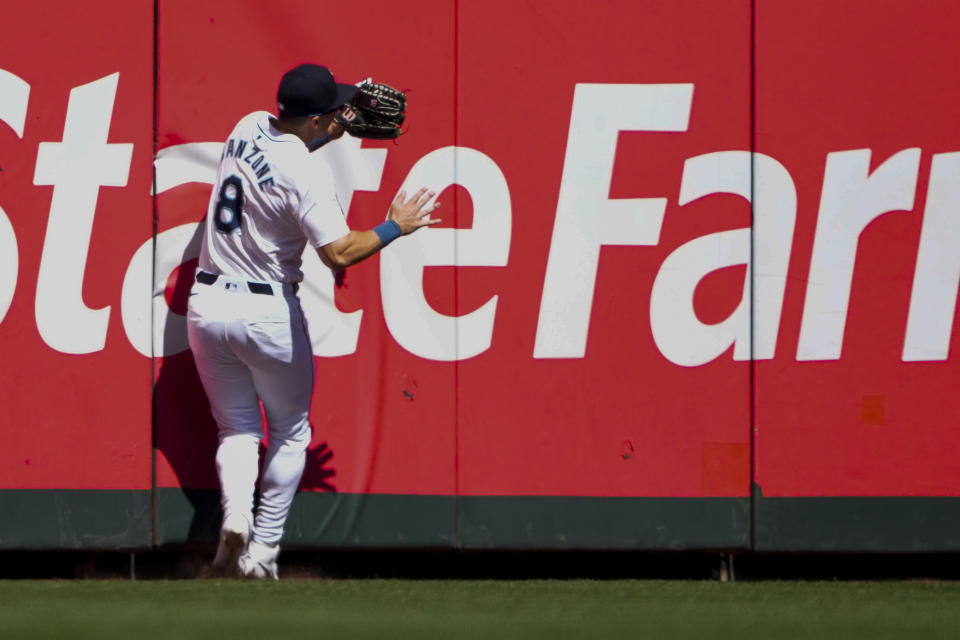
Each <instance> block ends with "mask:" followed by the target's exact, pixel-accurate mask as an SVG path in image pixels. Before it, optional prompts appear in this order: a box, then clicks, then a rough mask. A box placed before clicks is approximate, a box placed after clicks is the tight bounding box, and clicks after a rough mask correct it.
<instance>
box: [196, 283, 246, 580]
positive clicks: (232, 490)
mask: <svg viewBox="0 0 960 640" xmlns="http://www.w3.org/2000/svg"><path fill="white" fill-rule="evenodd" d="M219 295H220V296H222V295H231V294H219ZM217 297H218V294H217V293H215V292H209V291H206V292H202V293H201V294H198V295H197V296H191V299H190V305H189V309H188V323H187V335H188V339H189V341H190V347H191V350H192V351H193V354H194V361H195V362H196V365H197V372H198V373H199V375H200V380H201V382H202V383H203V387H204V390H205V391H206V394H207V399H208V400H209V402H210V410H211V413H212V414H213V418H214V420H215V421H216V423H217V429H218V437H219V441H220V444H219V446H218V447H217V453H216V466H217V475H218V478H219V480H220V488H221V504H222V506H223V515H224V517H223V524H222V527H221V535H220V541H219V544H218V547H217V555H216V557H215V558H214V567H215V568H217V569H223V570H227V571H234V570H235V569H236V567H237V559H238V557H239V555H240V553H242V552H243V551H244V550H245V548H246V545H247V542H248V540H249V537H250V531H251V528H252V520H253V516H252V511H253V496H254V491H255V486H256V481H257V473H258V468H259V445H260V439H261V436H262V431H261V422H262V419H261V415H260V405H259V401H258V398H257V394H256V389H255V387H254V385H253V378H252V376H251V374H250V371H249V370H248V369H247V367H246V365H244V364H243V362H242V361H240V360H239V358H237V356H236V355H235V354H234V353H233V351H232V349H231V347H230V345H229V344H228V343H227V339H226V335H227V333H228V329H229V326H230V321H229V320H225V319H220V318H218V317H217V316H216V314H214V313H211V314H209V315H210V316H213V319H210V318H208V317H205V316H204V315H203V311H204V307H205V306H207V305H208V304H210V305H213V306H215V307H217V308H218V309H222V308H223V305H218V304H217V300H216V298H217ZM209 298H213V299H214V300H213V301H212V302H211V301H210V300H209Z"/></svg>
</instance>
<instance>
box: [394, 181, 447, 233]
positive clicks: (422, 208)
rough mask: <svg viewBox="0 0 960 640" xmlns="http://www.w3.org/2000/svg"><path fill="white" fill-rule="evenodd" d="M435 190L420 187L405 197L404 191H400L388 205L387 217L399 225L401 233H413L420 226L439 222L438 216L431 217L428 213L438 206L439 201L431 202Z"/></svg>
mask: <svg viewBox="0 0 960 640" xmlns="http://www.w3.org/2000/svg"><path fill="white" fill-rule="evenodd" d="M435 195H437V194H436V192H434V191H430V190H428V189H427V188H426V187H421V188H420V190H419V191H417V192H416V193H415V194H413V195H412V196H410V199H409V200H408V199H407V193H406V191H400V193H398V194H397V199H396V200H394V201H393V204H391V205H390V213H389V214H387V217H388V218H389V219H390V220H393V221H394V222H396V223H397V224H398V225H400V231H401V232H402V233H403V235H407V234H409V233H413V232H414V231H416V230H417V229H419V228H420V227H429V226H431V225H435V224H437V223H438V222H440V219H439V218H431V217H430V214H431V213H433V212H434V211H436V210H437V207H439V206H440V203H439V202H431V200H433V197H434V196H435Z"/></svg>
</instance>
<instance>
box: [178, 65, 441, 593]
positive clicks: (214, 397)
mask: <svg viewBox="0 0 960 640" xmlns="http://www.w3.org/2000/svg"><path fill="white" fill-rule="evenodd" d="M356 91H357V87H355V86H353V85H348V84H339V83H337V82H335V81H334V78H333V75H332V74H331V73H330V71H329V70H328V69H327V68H325V67H321V66H317V65H311V64H303V65H300V66H298V67H296V68H294V69H292V70H290V71H288V72H287V73H286V74H284V76H283V78H282V79H281V81H280V86H279V88H278V91H277V102H278V105H277V106H278V115H277V116H273V115H271V114H270V113H267V112H265V111H258V112H254V113H251V114H249V115H247V116H246V117H244V118H243V119H241V120H240V122H238V123H237V125H236V127H234V129H233V131H232V132H231V133H230V137H229V138H228V139H227V142H226V145H225V147H224V151H223V156H222V158H221V160H220V165H219V168H218V171H217V179H216V182H215V183H214V186H213V192H212V193H211V197H210V205H209V208H208V210H207V217H206V222H205V224H206V227H205V235H204V240H203V245H202V249H201V252H200V261H199V265H198V269H197V272H196V282H195V283H194V285H193V288H192V290H191V292H190V298H189V303H188V312H187V323H188V324H187V327H188V336H189V340H190V347H191V349H192V351H193V355H194V359H195V361H196V365H197V371H198V372H199V374H200V379H201V381H202V382H203V387H204V390H205V391H206V394H207V398H208V399H209V401H210V408H211V411H212V413H213V417H214V419H215V420H216V423H217V427H218V435H219V446H218V448H217V453H216V466H217V474H218V477H219V480H220V487H221V500H222V506H223V524H222V528H221V531H220V540H219V544H218V547H217V553H216V557H215V558H214V562H213V567H214V569H215V570H218V571H219V572H223V573H226V574H227V575H234V576H236V575H242V576H247V577H256V578H272V579H277V577H278V575H277V555H278V553H279V549H280V548H279V542H280V538H281V536H282V534H283V527H284V523H285V521H286V519H287V514H288V512H289V510H290V505H291V503H292V501H293V497H294V494H295V493H296V491H297V487H298V485H299V482H300V477H301V475H302V474H303V469H304V463H305V451H306V448H307V446H308V445H309V443H310V440H311V435H312V434H311V426H310V423H309V422H308V415H307V414H308V411H309V408H310V399H311V396H312V394H313V375H314V361H313V352H312V348H311V342H310V338H309V336H308V333H307V323H306V320H305V319H304V315H303V311H302V310H301V307H300V300H299V298H298V297H297V289H298V283H299V282H300V281H301V280H302V279H303V273H302V272H301V270H300V266H301V256H302V254H303V251H304V249H305V247H306V244H307V243H309V244H310V245H311V246H312V247H314V248H315V249H316V251H317V252H318V253H319V255H320V259H321V260H322V261H323V262H324V264H326V265H327V266H328V267H330V268H331V269H332V270H334V271H339V270H342V269H344V268H346V267H347V266H349V265H352V264H355V263H357V262H360V261H361V260H364V259H365V258H368V257H370V256H371V255H373V254H375V253H376V252H378V251H379V250H380V249H382V248H383V247H385V246H387V244H389V243H390V242H391V241H392V240H394V239H395V238H397V237H399V236H401V235H406V234H409V233H413V232H414V231H416V230H417V229H419V228H421V227H425V226H429V225H433V224H436V223H437V222H440V221H439V220H437V219H431V217H430V214H431V213H432V212H433V211H434V210H435V209H436V208H437V207H438V206H440V205H439V203H438V202H435V201H434V196H435V195H436V194H435V193H433V192H430V191H427V190H426V189H425V188H424V189H420V190H419V191H417V192H416V193H415V194H413V195H412V196H410V197H409V198H408V197H407V195H406V193H404V192H403V191H401V192H400V193H399V194H398V195H397V198H396V199H395V200H394V201H393V203H392V204H391V205H390V209H389V212H388V214H387V219H386V221H385V222H383V223H382V224H379V225H377V226H376V227H374V228H373V229H370V230H367V231H355V230H351V229H349V228H348V226H347V223H346V220H345V216H344V212H343V210H342V209H341V206H340V203H339V202H338V200H337V196H336V191H335V189H334V180H333V175H332V173H331V171H330V168H329V166H327V165H326V164H324V163H323V162H316V160H317V159H315V158H310V155H309V154H310V152H311V150H313V149H315V148H317V147H318V146H320V145H321V144H323V143H324V142H326V141H328V140H334V139H337V138H339V137H340V136H342V135H343V132H344V129H343V126H341V124H339V123H337V122H336V121H335V117H336V116H337V115H338V113H341V112H342V111H345V110H348V109H349V106H345V105H346V103H348V101H350V100H351V98H352V97H353V96H354V94H355V93H356ZM308 159H309V160H310V161H309V162H308ZM318 166H319V167H320V168H319V169H318ZM260 403H262V404H263V410H264V414H265V415H266V420H267V432H268V446H267V450H266V455H265V458H264V461H263V471H262V476H261V477H260V495H259V505H258V507H257V509H256V513H254V512H253V505H254V492H255V486H256V483H257V477H258V469H259V450H258V448H259V442H260V439H261V437H262V429H261V425H262V417H261V411H260Z"/></svg>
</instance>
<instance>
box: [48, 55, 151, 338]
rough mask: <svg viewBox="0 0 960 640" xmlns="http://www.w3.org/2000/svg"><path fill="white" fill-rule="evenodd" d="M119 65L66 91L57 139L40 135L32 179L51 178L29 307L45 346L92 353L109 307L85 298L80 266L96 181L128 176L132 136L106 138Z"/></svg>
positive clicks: (116, 183) (116, 181) (120, 182)
mask: <svg viewBox="0 0 960 640" xmlns="http://www.w3.org/2000/svg"><path fill="white" fill-rule="evenodd" d="M119 77H120V74H119V73H114V74H111V75H109V76H106V77H104V78H101V79H99V80H96V81H94V82H91V83H89V84H85V85H82V86H79V87H75V88H74V89H72V90H71V91H70V101H69V103H68V105H67V117H66V121H65V122H64V126H63V141H62V142H41V143H40V147H39V149H38V151H37V166H36V171H35V173H34V177H33V183H34V184H35V185H53V198H52V201H51V204H50V217H49V220H48V221H47V233H46V237H45V239H44V242H43V253H42V255H41V258H40V273H39V275H38V278H37V297H36V305H35V308H34V311H35V315H36V320H37V329H38V330H39V331H40V335H41V337H42V338H43V340H44V342H46V343H47V344H48V345H49V346H50V347H51V348H53V349H55V350H57V351H61V352H63V353H74V354H80V353H92V352H94V351H99V350H100V349H102V348H103V345H104V342H105V340H106V335H107V322H108V321H109V319H110V307H104V308H102V309H90V308H88V307H87V306H86V305H85V304H84V302H83V296H82V288H83V274H84V271H85V269H86V264H87V252H88V250H89V248H90V233H91V231H92V229H93V217H94V214H95V212H96V208H97V196H98V193H99V191H100V187H101V186H105V187H123V186H126V184H127V176H128V174H129V171H130V160H131V157H132V156H133V144H129V143H124V144H108V143H107V136H108V133H109V131H110V120H111V118H112V115H113V103H114V98H115V96H116V92H117V81H118V79H119Z"/></svg>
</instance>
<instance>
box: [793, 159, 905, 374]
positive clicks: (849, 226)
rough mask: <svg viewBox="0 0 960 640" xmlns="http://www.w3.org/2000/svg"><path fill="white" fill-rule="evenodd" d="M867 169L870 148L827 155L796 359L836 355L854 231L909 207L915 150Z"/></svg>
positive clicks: (855, 236)
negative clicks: (872, 168)
mask: <svg viewBox="0 0 960 640" xmlns="http://www.w3.org/2000/svg"><path fill="white" fill-rule="evenodd" d="M869 170H870V149H856V150H853V151H837V152H834V153H829V154H827V165H826V169H825V170H824V175H823V190H822V192H821V195H820V211H819V213H818V215H817V231H816V235H815V236H814V240H813V257H812V258H811V261H810V274H809V276H808V277H807V297H806V300H805V302H804V307H803V320H802V322H801V325H800V342H799V344H798V346H797V360H837V359H839V358H840V351H841V349H842V347H843V333H844V328H845V326H846V323H847V308H848V306H849V305H850V287H851V284H852V282H853V267H854V264H855V262H856V258H857V247H858V245H859V242H860V234H861V233H862V232H863V230H864V229H865V228H866V227H867V225H868V224H870V223H871V222H873V221H874V220H875V219H876V218H879V217H880V216H882V215H884V214H886V213H890V212H893V211H909V210H910V209H913V200H914V195H915V193H916V189H917V174H918V172H919V170H920V149H904V150H903V151H900V152H898V153H896V154H894V155H892V156H890V157H889V158H888V159H887V160H886V161H884V163H883V164H881V165H880V166H879V167H877V168H876V169H875V170H874V171H873V173H870V172H869Z"/></svg>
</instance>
